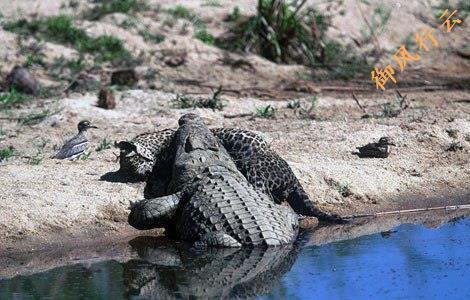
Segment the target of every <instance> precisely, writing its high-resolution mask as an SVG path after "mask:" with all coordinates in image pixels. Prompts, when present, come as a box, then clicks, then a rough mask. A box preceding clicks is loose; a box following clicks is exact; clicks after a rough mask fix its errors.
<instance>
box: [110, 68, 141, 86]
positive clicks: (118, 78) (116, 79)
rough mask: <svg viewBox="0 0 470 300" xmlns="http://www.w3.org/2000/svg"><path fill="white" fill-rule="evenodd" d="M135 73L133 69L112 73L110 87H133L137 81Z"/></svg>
mask: <svg viewBox="0 0 470 300" xmlns="http://www.w3.org/2000/svg"><path fill="white" fill-rule="evenodd" d="M138 80H139V79H138V77H137V72H136V71H135V70H134V69H125V70H118V71H114V72H113V74H112V75H111V84H112V85H127V86H133V85H134V84H136V83H137V81H138Z"/></svg>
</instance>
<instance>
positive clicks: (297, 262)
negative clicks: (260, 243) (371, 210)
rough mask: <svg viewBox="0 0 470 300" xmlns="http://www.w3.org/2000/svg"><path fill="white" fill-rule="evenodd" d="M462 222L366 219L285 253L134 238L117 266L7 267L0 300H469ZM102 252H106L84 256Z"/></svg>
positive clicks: (467, 222) (467, 226) (468, 227)
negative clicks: (200, 249)
mask: <svg viewBox="0 0 470 300" xmlns="http://www.w3.org/2000/svg"><path fill="white" fill-rule="evenodd" d="M466 215H468V214H466ZM458 217H460V215H458V214H457V213H453V214H442V215H436V214H432V215H428V216H426V215H419V216H406V217H403V216H401V217H400V218H401V219H400V220H397V219H392V218H390V219H386V218H383V219H374V220H361V221H360V222H359V223H356V224H343V225H335V226H329V227H323V228H318V229H317V230H315V231H314V232H311V233H309V234H307V235H306V236H304V237H303V238H302V239H301V240H300V242H298V244H296V245H290V246H286V247H283V248H269V249H260V248H244V249H209V250H208V251H207V252H195V251H193V250H191V249H190V248H189V246H188V245H186V244H182V243H175V242H173V241H169V240H166V239H164V238H137V239H134V240H132V241H130V242H129V243H126V244H124V245H122V247H117V246H116V247H115V248H114V249H112V250H110V251H108V252H105V253H107V255H110V252H112V253H114V254H113V255H115V256H114V258H115V259H118V260H119V261H120V262H118V261H116V260H112V259H109V256H107V257H106V258H103V259H106V261H102V262H93V263H81V264H70V262H68V263H67V264H68V265H67V266H62V267H53V266H58V265H59V263H61V262H62V263H63V262H64V261H67V259H66V257H68V258H69V259H70V257H69V253H65V254H64V256H59V255H57V254H56V253H55V254H52V255H49V256H48V255H46V254H42V255H34V256H32V257H31V258H29V260H23V262H25V263H24V265H23V266H19V265H16V266H15V265H5V266H4V267H3V266H2V267H3V268H0V299H2V300H3V299H6V300H9V299H173V298H183V299H195V298H200V299H207V298H217V299H224V298H256V297H258V298H260V297H261V298H265V299H312V298H314V297H317V298H321V299H322V298H328V299H364V298H372V297H376V296H382V297H386V298H394V299H395V298H412V299H417V298H426V299H427V298H438V299H442V298H446V297H453V298H460V299H469V298H470V286H469V285H468V284H467V281H468V278H469V275H470V273H469V270H470V257H469V256H468V253H469V252H470V219H469V218H466V219H459V218H458ZM449 220H450V222H449ZM400 222H409V223H419V224H423V223H424V224H425V226H423V225H400V226H398V227H397V225H399V224H400ZM445 222H449V223H445ZM437 224H444V225H443V226H442V227H440V228H439V229H434V228H435V227H436V225H437ZM429 227H432V229H431V228H429ZM97 253H104V252H103V249H94V252H91V253H86V252H85V253H83V257H81V258H80V259H82V260H83V261H89V259H90V258H91V257H95V259H97V257H96V254H97ZM86 257H88V260H86V259H85V258H86ZM41 262H45V264H46V265H47V266H49V270H48V271H45V272H40V273H37V272H38V271H36V274H32V275H25V276H22V275H20V276H15V275H13V274H15V273H16V274H26V273H28V272H29V273H32V269H34V268H35V266H36V267H39V269H41V270H44V269H45V265H44V264H42V265H41V264H40V263H41ZM8 269H9V270H8ZM5 271H8V272H5ZM2 272H3V273H2ZM2 274H12V275H8V276H7V277H8V278H9V279H7V277H5V276H4V279H3V280H2V279H1V277H2Z"/></svg>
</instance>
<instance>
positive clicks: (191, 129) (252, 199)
mask: <svg viewBox="0 0 470 300" xmlns="http://www.w3.org/2000/svg"><path fill="white" fill-rule="evenodd" d="M178 124H179V128H178V130H177V131H176V133H175V137H174V139H173V142H172V143H174V149H175V158H174V162H173V168H172V178H171V181H170V183H169V186H168V195H166V196H161V197H157V198H151V199H144V200H142V201H140V202H138V203H135V204H133V205H132V207H131V212H130V214H129V218H128V221H129V224H130V225H131V226H133V227H135V228H137V229H142V230H144V229H151V228H158V227H165V228H166V231H167V232H168V233H169V235H172V236H174V237H176V238H179V239H182V240H186V241H189V242H194V244H195V246H196V247H207V246H214V247H240V246H245V245H246V246H248V245H265V246H277V245H282V244H288V243H292V242H293V241H294V240H295V238H296V236H297V232H298V216H297V214H296V213H295V212H294V211H293V210H292V209H291V208H290V207H288V206H283V205H278V204H275V203H274V202H273V201H272V199H271V198H270V197H269V195H267V194H265V193H263V192H262V191H261V190H258V189H255V188H254V187H253V186H252V185H251V184H250V183H249V182H248V181H247V179H246V178H245V177H244V176H243V174H241V173H240V171H239V170H238V169H237V167H236V165H235V163H234V162H233V160H232V158H231V157H230V155H229V154H228V152H227V151H226V149H225V148H224V147H223V146H222V144H221V143H220V142H219V140H218V139H217V138H216V137H215V136H214V134H213V133H212V132H211V131H210V130H209V128H208V127H207V126H206V125H205V124H204V122H203V121H202V119H201V118H200V117H199V116H198V115H196V114H193V113H189V114H186V115H183V116H182V117H181V118H180V119H179V121H178Z"/></svg>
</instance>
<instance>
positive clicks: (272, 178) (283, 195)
mask: <svg viewBox="0 0 470 300" xmlns="http://www.w3.org/2000/svg"><path fill="white" fill-rule="evenodd" d="M210 130H211V132H212V133H213V134H214V135H215V136H216V137H217V139H218V140H219V142H220V143H221V144H222V146H223V147H224V148H225V149H226V150H227V152H228V154H229V155H230V157H231V158H232V159H233V161H234V162H235V165H236V167H237V169H238V170H239V171H240V172H241V173H242V174H243V175H244V176H245V178H246V179H247V180H248V182H249V183H250V184H251V185H252V186H254V187H255V188H256V189H259V190H261V191H263V192H264V193H266V194H268V195H270V196H271V198H272V199H273V201H274V202H275V203H278V204H283V203H284V202H287V203H288V204H289V205H290V206H291V207H292V209H293V210H294V211H295V212H296V213H297V214H299V215H301V216H313V217H317V218H318V219H319V220H321V221H322V220H323V221H328V222H335V223H343V222H344V220H343V219H342V218H341V217H340V216H338V215H336V214H334V215H333V214H327V213H324V212H323V211H321V210H320V209H318V208H317V207H316V206H315V205H314V202H313V201H311V200H310V197H309V196H308V194H307V192H306V191H305V190H304V188H303V187H302V185H301V183H300V181H299V180H298V178H297V177H296V176H295V174H294V172H293V170H292V168H291V167H290V166H289V164H288V163H287V161H285V160H284V159H283V158H282V157H281V156H280V155H279V154H278V153H277V152H276V151H275V150H273V149H272V148H271V146H270V144H269V143H268V142H267V141H266V140H265V139H264V138H263V137H262V136H261V135H260V134H258V133H255V132H253V131H250V130H246V129H238V128H229V127H223V128H212V129H210ZM175 132H176V130H173V129H164V130H160V131H157V132H148V133H143V134H140V135H138V136H136V137H135V138H134V139H132V140H131V141H121V142H119V143H118V144H117V147H118V148H120V156H119V162H120V171H123V172H128V173H130V174H133V175H134V176H138V177H139V178H143V179H146V180H147V185H146V187H145V190H144V196H145V198H154V197H161V196H164V195H165V193H166V188H167V187H168V184H169V182H170V180H171V176H172V174H171V171H170V170H171V169H172V168H171V166H172V164H173V156H174V151H173V145H172V142H173V138H174V135H175Z"/></svg>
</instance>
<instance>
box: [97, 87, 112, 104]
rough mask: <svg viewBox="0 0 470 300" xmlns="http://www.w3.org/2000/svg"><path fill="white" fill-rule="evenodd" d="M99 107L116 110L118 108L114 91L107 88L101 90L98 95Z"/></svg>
mask: <svg viewBox="0 0 470 300" xmlns="http://www.w3.org/2000/svg"><path fill="white" fill-rule="evenodd" d="M98 107H101V108H104V109H114V108H115V107H116V99H115V97H114V92H113V91H112V90H110V89H107V88H104V89H101V91H100V93H99V94H98Z"/></svg>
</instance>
